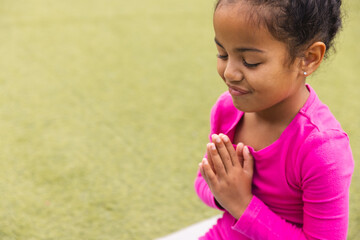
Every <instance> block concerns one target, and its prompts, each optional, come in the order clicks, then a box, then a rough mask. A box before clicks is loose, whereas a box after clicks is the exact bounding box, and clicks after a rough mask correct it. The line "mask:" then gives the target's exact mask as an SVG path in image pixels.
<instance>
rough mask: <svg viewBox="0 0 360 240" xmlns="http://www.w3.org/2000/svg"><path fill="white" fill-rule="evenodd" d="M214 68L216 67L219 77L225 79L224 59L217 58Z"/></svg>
mask: <svg viewBox="0 0 360 240" xmlns="http://www.w3.org/2000/svg"><path fill="white" fill-rule="evenodd" d="M216 68H217V72H218V74H219V75H220V77H221V78H222V79H225V78H224V72H225V68H226V64H225V63H224V61H222V60H221V59H218V60H217V64H216Z"/></svg>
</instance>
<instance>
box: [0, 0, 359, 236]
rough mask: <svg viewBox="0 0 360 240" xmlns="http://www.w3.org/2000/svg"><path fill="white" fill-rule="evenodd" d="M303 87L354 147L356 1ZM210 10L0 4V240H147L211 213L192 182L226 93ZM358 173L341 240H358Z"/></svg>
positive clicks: (196, 6) (24, 1)
mask: <svg viewBox="0 0 360 240" xmlns="http://www.w3.org/2000/svg"><path fill="white" fill-rule="evenodd" d="M345 7H346V9H347V18H346V23H345V28H344V31H343V32H342V34H341V35H340V37H339V38H338V44H337V49H338V52H337V53H336V54H334V55H332V56H330V58H329V59H328V61H327V62H326V63H325V64H324V65H323V66H322V67H321V69H320V70H319V71H318V72H317V74H315V76H314V77H312V78H311V79H310V80H309V81H310V83H311V84H312V85H313V87H314V88H315V89H316V90H317V92H318V94H319V95H320V97H321V98H322V100H323V101H324V102H325V103H327V104H328V105H329V106H330V108H331V109H332V111H333V112H334V114H335V115H336V117H337V118H338V120H339V121H340V122H341V123H342V125H343V128H344V129H345V130H346V131H347V132H348V133H349V136H350V139H351V144H352V147H353V152H354V157H355V160H356V161H357V162H358V159H359V157H360V156H359V153H360V150H359V144H360V141H359V140H360V139H359V138H360V126H359V123H360V121H359V112H360V97H359V94H358V91H359V87H360V83H359V80H358V76H359V74H360V68H359V64H360V61H359V55H360V47H359V45H358V43H357V40H358V39H359V38H360V27H359V25H358V23H359V22H360V15H359V13H360V3H359V2H358V1H356V0H351V1H350V0H349V1H347V3H346V5H345ZM212 9H213V4H212V2H211V1H210V2H209V1H205V0H200V1H195V2H194V1H190V0H186V1H167V0H154V1H140V2H139V1H133V2H132V1H115V0H108V1H100V0H77V1H70V0H64V1H55V0H32V1H28V0H17V1H12V0H2V1H1V3H0V43H1V44H0V56H1V58H0V143H1V145H0V146H1V150H0V180H1V181H0V193H1V198H0V209H1V211H0V239H4V240H10V239H16V240H18V239H24V240H25V239H26V240H31V239H47V240H49V239H70V240H75V239H76V240H78V239H86V240H91V239H112V240H113V239H153V238H155V237H159V236H162V235H165V234H168V233H170V232H172V231H174V230H177V229H179V228H182V227H185V226H187V225H189V224H192V223H194V222H197V221H200V220H202V219H204V218H207V217H210V216H212V215H215V214H217V212H216V211H214V210H211V209H209V208H207V207H206V206H204V205H203V204H202V203H201V202H200V201H199V200H198V198H197V196H196V195H195V193H194V190H193V180H194V177H195V174H196V170H197V164H198V162H199V161H200V159H201V157H202V155H203V152H204V146H205V144H206V142H207V134H208V126H209V123H208V119H209V111H210V108H211V106H212V104H213V103H214V101H215V100H216V98H217V97H218V95H219V94H220V93H221V92H222V91H224V90H225V88H224V86H223V85H222V83H221V81H220V80H219V77H218V76H217V73H216V68H215V47H214V44H213V42H212V39H213V31H212V19H211V16H212ZM359 187H360V178H359V170H358V168H357V167H356V168H355V172H354V177H353V182H352V186H351V205H350V228H349V239H359V238H360V231H359V230H358V226H359V224H360V205H359V202H360V195H359V192H358V191H356V190H357V189H359Z"/></svg>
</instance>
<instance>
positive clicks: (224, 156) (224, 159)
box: [212, 134, 233, 172]
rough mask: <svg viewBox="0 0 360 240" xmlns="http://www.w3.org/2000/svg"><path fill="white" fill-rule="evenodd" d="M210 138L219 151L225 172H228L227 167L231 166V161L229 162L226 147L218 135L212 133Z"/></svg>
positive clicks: (229, 158)
mask: <svg viewBox="0 0 360 240" xmlns="http://www.w3.org/2000/svg"><path fill="white" fill-rule="evenodd" d="M212 140H213V143H214V144H215V145H216V149H217V151H218V153H219V156H220V159H221V161H222V162H223V164H224V166H225V170H226V172H228V171H229V169H230V168H231V167H232V166H233V165H232V162H231V157H230V154H229V152H228V150H227V148H226V147H225V145H224V143H223V141H222V139H221V138H220V137H219V136H218V135H216V134H214V135H212Z"/></svg>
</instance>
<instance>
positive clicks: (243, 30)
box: [213, 1, 285, 48]
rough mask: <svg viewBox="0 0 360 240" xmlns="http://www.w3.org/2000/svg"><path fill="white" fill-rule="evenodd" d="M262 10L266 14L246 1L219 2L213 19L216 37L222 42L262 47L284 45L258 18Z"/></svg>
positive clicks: (264, 11)
mask: <svg viewBox="0 0 360 240" xmlns="http://www.w3.org/2000/svg"><path fill="white" fill-rule="evenodd" d="M262 12H263V13H264V14H266V10H265V9H260V8H259V7H254V6H251V5H250V4H249V3H246V1H237V2H235V3H222V4H220V5H219V6H218V7H217V9H216V10H215V13H214V20H213V21H214V30H215V37H216V39H217V40H218V41H219V42H220V43H222V42H224V44H225V42H226V43H229V44H230V45H232V44H235V45H249V46H254V45H256V46H262V47H264V48H266V47H274V46H283V45H285V44H284V43H282V42H280V41H278V40H276V39H275V38H274V37H273V36H272V35H271V33H270V32H269V30H268V29H267V28H266V26H265V24H263V23H262V21H261V19H259V18H260V14H262Z"/></svg>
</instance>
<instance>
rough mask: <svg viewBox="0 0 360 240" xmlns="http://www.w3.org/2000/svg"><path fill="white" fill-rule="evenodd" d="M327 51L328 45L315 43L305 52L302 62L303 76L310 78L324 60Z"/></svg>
mask: <svg viewBox="0 0 360 240" xmlns="http://www.w3.org/2000/svg"><path fill="white" fill-rule="evenodd" d="M325 51H326V45H325V44H324V43H323V42H315V43H313V44H312V45H311V46H310V47H309V48H308V49H307V50H305V53H304V56H303V59H302V62H301V69H302V71H303V72H302V74H304V75H306V76H309V75H311V74H312V73H313V72H315V70H316V69H317V68H318V67H319V66H320V63H321V62H322V60H323V59H324V55H325Z"/></svg>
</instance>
